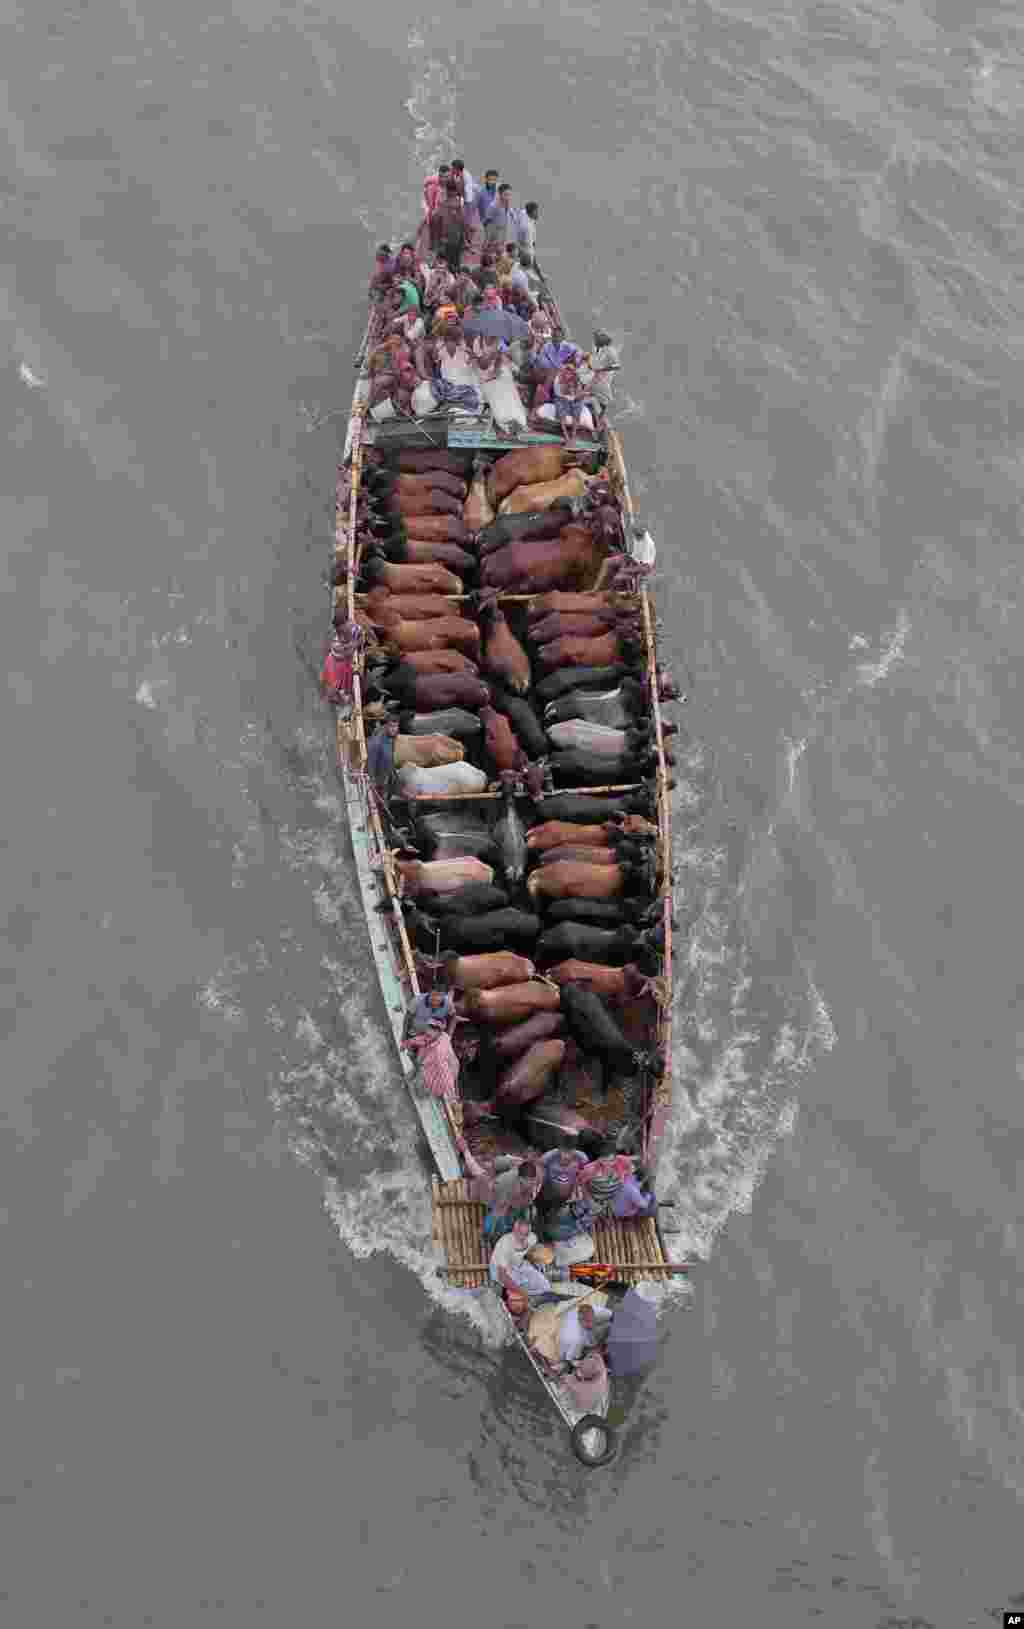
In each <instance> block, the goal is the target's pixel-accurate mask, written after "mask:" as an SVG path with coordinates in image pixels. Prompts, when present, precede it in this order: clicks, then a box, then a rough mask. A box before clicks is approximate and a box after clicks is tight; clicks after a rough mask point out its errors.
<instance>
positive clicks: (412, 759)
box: [395, 735, 466, 769]
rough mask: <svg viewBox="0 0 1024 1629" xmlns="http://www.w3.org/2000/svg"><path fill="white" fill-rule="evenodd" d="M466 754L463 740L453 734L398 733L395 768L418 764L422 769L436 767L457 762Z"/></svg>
mask: <svg viewBox="0 0 1024 1629" xmlns="http://www.w3.org/2000/svg"><path fill="white" fill-rule="evenodd" d="M465 756H466V752H465V748H464V747H463V745H462V742H461V741H456V739H455V737H454V736H453V735H396V736H395V768H396V769H404V767H405V766H406V764H416V765H417V766H418V767H419V768H420V769H434V768H437V767H439V766H440V765H442V764H457V763H460V762H461V761H462V759H463V758H464V757H465Z"/></svg>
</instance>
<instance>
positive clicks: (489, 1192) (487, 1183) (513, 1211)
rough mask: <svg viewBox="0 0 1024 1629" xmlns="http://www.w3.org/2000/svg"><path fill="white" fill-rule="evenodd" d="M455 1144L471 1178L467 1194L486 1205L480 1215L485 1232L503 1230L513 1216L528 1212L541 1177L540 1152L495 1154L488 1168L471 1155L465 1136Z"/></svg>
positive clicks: (495, 1233) (542, 1173) (542, 1172)
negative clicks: (484, 1212) (485, 1213)
mask: <svg viewBox="0 0 1024 1629" xmlns="http://www.w3.org/2000/svg"><path fill="white" fill-rule="evenodd" d="M455 1146H456V1147H457V1148H458V1150H459V1153H460V1154H461V1155H462V1158H463V1162H464V1164H465V1167H466V1170H467V1171H468V1172H469V1174H470V1177H471V1178H472V1179H473V1180H472V1182H471V1184H470V1188H469V1197H470V1198H471V1199H475V1200H477V1201H478V1202H482V1203H483V1204H485V1205H487V1206H488V1212H487V1215H486V1216H485V1217H484V1231H485V1233H487V1234H490V1235H495V1236H496V1235H497V1234H498V1233H499V1232H507V1231H508V1229H509V1227H510V1226H511V1224H512V1221H513V1219H514V1218H515V1217H516V1216H518V1215H523V1216H525V1215H526V1214H527V1213H528V1211H529V1209H530V1206H531V1205H532V1204H533V1202H534V1200H535V1199H536V1197H537V1195H538V1193H539V1192H540V1186H541V1183H542V1182H543V1180H544V1167H543V1165H542V1164H541V1162H540V1156H539V1155H537V1154H530V1155H528V1156H526V1157H525V1158H524V1157H523V1156H522V1155H520V1154H498V1155H497V1156H496V1157H495V1159H494V1160H493V1161H492V1162H491V1168H490V1170H488V1168H487V1166H485V1165H481V1163H480V1161H479V1160H477V1159H474V1157H473V1155H472V1154H471V1152H470V1148H469V1144H468V1143H467V1141H466V1139H465V1137H460V1138H459V1139H458V1141H457V1143H456V1145H455ZM534 1242H536V1241H534Z"/></svg>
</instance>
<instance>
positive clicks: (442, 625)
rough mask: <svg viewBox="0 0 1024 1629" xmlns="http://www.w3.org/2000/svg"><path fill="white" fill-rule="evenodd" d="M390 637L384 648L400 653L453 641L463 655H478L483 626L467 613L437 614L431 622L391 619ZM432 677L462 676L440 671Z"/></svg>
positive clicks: (441, 646) (444, 646) (387, 629)
mask: <svg viewBox="0 0 1024 1629" xmlns="http://www.w3.org/2000/svg"><path fill="white" fill-rule="evenodd" d="M384 631H385V633H386V634H387V639H386V640H385V644H384V649H385V650H387V651H389V652H391V653H393V654H396V655H397V654H398V653H399V652H404V651H407V650H445V649H447V647H448V646H449V645H454V646H455V649H456V650H461V651H462V653H463V655H466V656H474V657H475V656H476V655H477V653H478V651H479V647H480V629H479V628H478V627H477V625H476V623H475V622H467V621H466V619H465V618H464V617H436V618H435V619H434V620H433V621H431V622H406V621H399V622H389V623H388V624H387V625H386V627H385V630H384ZM428 676H429V677H431V678H442V679H447V678H452V679H454V678H461V677H462V675H461V674H455V673H450V674H449V673H440V674H431V675H428Z"/></svg>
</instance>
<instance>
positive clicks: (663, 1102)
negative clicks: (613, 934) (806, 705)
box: [608, 430, 672, 1159]
mask: <svg viewBox="0 0 1024 1629" xmlns="http://www.w3.org/2000/svg"><path fill="white" fill-rule="evenodd" d="M608 463H609V466H610V467H611V470H612V477H613V485H614V486H615V487H616V488H617V490H618V495H619V501H620V503H621V504H622V508H623V512H624V514H625V517H626V519H627V522H628V523H631V522H632V521H633V520H634V519H635V516H636V511H635V509H634V507H633V495H632V493H631V492H630V490H629V478H628V476H627V474H626V463H625V459H624V458H623V456H622V443H621V441H620V439H619V433H618V431H617V430H609V431H608ZM640 605H641V609H642V613H643V620H644V643H645V645H646V649H647V678H648V686H649V689H650V693H651V708H652V711H653V714H654V734H655V741H656V743H657V752H658V772H657V779H658V834H659V846H660V849H661V864H662V888H663V896H664V897H663V906H662V920H663V923H664V936H665V944H664V950H663V952H662V972H663V976H664V979H665V985H666V988H667V990H668V1000H667V1001H666V1002H665V1003H664V1005H663V1006H661V1007H660V1008H659V1014H660V1017H659V1025H658V1044H659V1047H660V1049H661V1053H662V1056H663V1058H664V1060H665V1063H664V1068H663V1070H662V1075H661V1078H660V1080H658V1081H657V1082H655V1085H654V1087H653V1089H652V1091H651V1094H650V1100H649V1102H648V1104H647V1107H646V1110H645V1113H644V1126H643V1133H642V1142H643V1153H644V1158H645V1159H646V1158H647V1155H648V1150H649V1147H650V1139H651V1131H652V1129H653V1122H654V1117H655V1115H656V1113H657V1111H658V1110H659V1109H666V1108H667V1107H668V1106H669V1105H670V1104H671V1101H672V810H671V803H670V794H669V786H668V766H667V764H666V762H665V736H664V731H663V728H662V718H661V699H660V697H659V695H658V665H657V648H656V645H655V638H654V622H653V618H652V615H651V602H650V595H649V594H648V592H647V590H646V588H641V589H640Z"/></svg>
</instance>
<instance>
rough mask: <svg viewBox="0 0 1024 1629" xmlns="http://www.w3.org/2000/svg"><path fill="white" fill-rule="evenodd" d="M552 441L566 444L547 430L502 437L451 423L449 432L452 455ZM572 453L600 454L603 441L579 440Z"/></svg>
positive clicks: (579, 438) (500, 450) (560, 436)
mask: <svg viewBox="0 0 1024 1629" xmlns="http://www.w3.org/2000/svg"><path fill="white" fill-rule="evenodd" d="M553 442H557V443H559V444H561V445H565V438H564V436H562V435H557V434H555V435H552V434H551V433H550V432H548V431H546V430H524V431H523V432H522V433H521V434H519V435H516V436H500V435H498V434H497V432H496V431H494V430H492V429H488V428H487V427H486V426H475V425H474V426H466V427H463V426H462V425H461V424H457V423H456V422H454V421H453V422H451V423H450V425H449V429H448V446H449V448H450V449H451V450H452V451H453V452H459V451H461V450H462V449H463V448H472V447H477V448H480V449H481V450H482V451H488V452H502V453H506V452H517V451H518V450H519V449H520V448H522V447H544V446H550V445H551V444H552V443H553ZM570 450H571V451H573V452H577V451H578V452H585V453H601V452H603V451H604V448H603V447H602V445H601V443H600V441H592V440H590V439H589V437H587V438H584V437H577V439H576V440H575V441H574V442H573V443H572V445H571V449H570Z"/></svg>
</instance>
